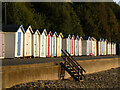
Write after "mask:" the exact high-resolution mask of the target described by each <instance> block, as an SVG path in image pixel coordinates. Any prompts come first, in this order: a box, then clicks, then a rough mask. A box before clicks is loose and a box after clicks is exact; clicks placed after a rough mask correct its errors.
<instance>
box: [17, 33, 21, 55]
mask: <svg viewBox="0 0 120 90" xmlns="http://www.w3.org/2000/svg"><path fill="white" fill-rule="evenodd" d="M17 45H18V46H17V56H20V48H21V32H18V44H17Z"/></svg>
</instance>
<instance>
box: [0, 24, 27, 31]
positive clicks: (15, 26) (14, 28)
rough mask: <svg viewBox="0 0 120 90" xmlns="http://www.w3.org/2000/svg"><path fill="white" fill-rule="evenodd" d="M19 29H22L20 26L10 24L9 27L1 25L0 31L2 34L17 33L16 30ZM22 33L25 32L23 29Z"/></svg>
mask: <svg viewBox="0 0 120 90" xmlns="http://www.w3.org/2000/svg"><path fill="white" fill-rule="evenodd" d="M20 27H22V28H23V26H22V25H14V24H13V25H12V24H10V25H3V26H2V31H3V32H17V30H18V29H19V28H20ZM23 31H24V32H25V29H24V28H23Z"/></svg>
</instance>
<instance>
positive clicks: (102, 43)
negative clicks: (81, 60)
mask: <svg viewBox="0 0 120 90" xmlns="http://www.w3.org/2000/svg"><path fill="white" fill-rule="evenodd" d="M101 50H102V53H101V55H104V39H103V38H102V42H101Z"/></svg>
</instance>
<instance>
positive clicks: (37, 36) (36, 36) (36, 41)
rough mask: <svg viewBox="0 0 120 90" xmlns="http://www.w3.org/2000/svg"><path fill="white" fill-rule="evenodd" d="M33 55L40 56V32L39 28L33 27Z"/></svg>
mask: <svg viewBox="0 0 120 90" xmlns="http://www.w3.org/2000/svg"><path fill="white" fill-rule="evenodd" d="M33 32H34V34H33V56H34V57H40V32H39V30H38V29H33Z"/></svg>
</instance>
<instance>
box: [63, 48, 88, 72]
mask: <svg viewBox="0 0 120 90" xmlns="http://www.w3.org/2000/svg"><path fill="white" fill-rule="evenodd" d="M65 52H66V53H67V54H68V55H69V56H70V57H71V58H72V59H73V61H75V63H76V64H77V65H78V66H80V68H81V69H82V70H83V71H84V72H85V73H86V71H85V70H84V69H83V68H82V66H81V65H80V64H79V63H78V62H77V61H76V60H75V59H74V58H73V57H72V56H71V55H70V54H69V52H68V51H67V50H65Z"/></svg>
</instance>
